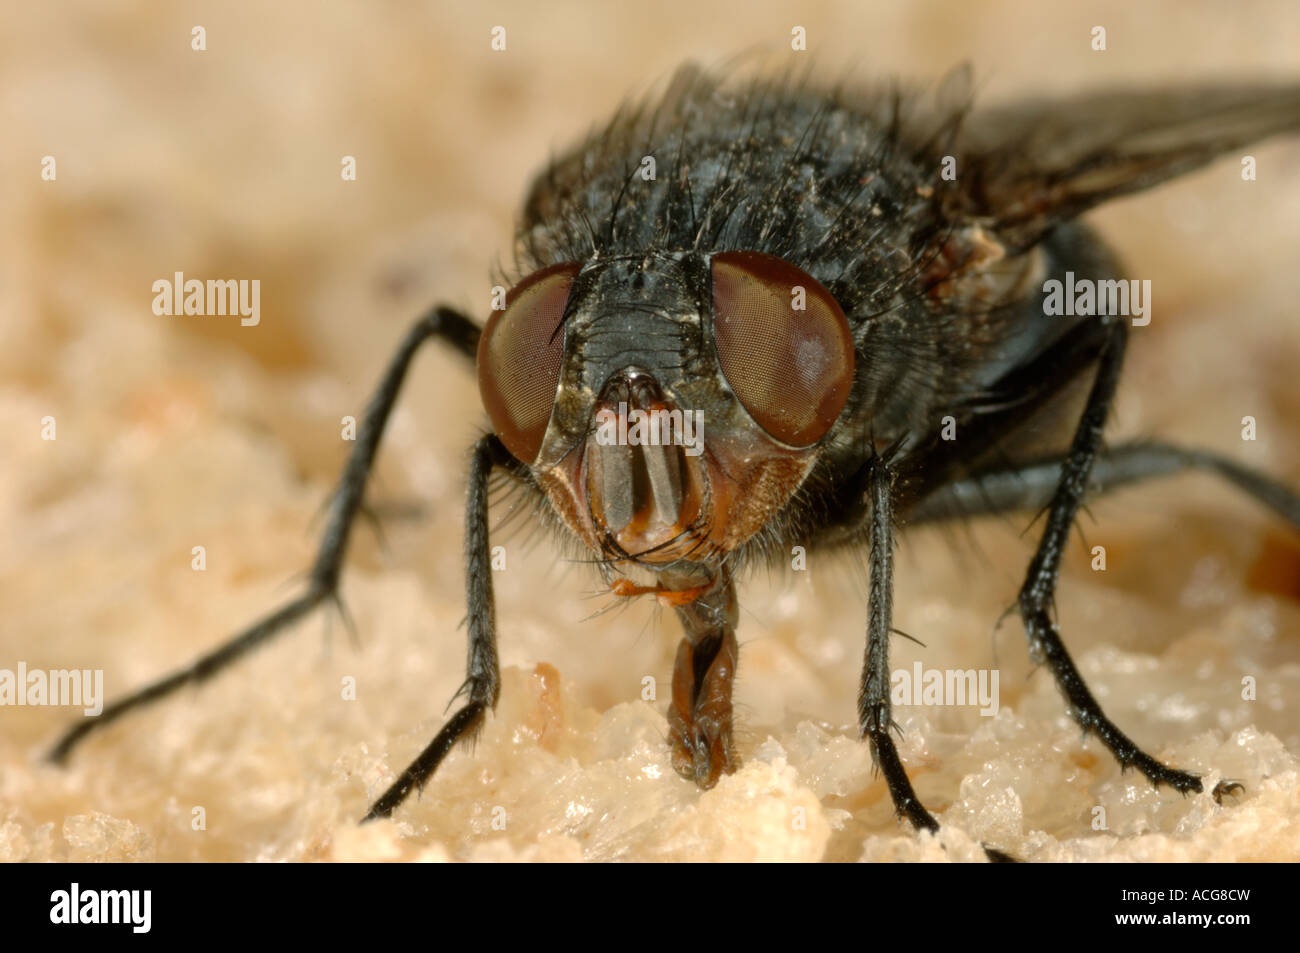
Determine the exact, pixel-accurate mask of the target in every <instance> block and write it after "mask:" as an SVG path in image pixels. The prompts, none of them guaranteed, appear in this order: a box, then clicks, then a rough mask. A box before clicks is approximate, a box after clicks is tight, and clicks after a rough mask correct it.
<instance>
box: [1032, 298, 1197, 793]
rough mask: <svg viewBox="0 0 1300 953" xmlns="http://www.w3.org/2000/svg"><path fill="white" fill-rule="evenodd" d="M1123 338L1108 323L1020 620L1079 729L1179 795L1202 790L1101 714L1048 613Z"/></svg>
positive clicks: (1119, 326) (1122, 331) (1123, 332)
mask: <svg viewBox="0 0 1300 953" xmlns="http://www.w3.org/2000/svg"><path fill="white" fill-rule="evenodd" d="M1127 335H1128V326H1127V325H1126V324H1125V323H1124V321H1122V320H1119V321H1116V322H1114V324H1113V325H1111V328H1110V337H1109V339H1108V340H1107V342H1106V346H1105V347H1104V348H1103V350H1102V353H1101V358H1100V361H1099V363H1098V366H1097V376H1096V378H1095V379H1094V381H1093V385H1092V390H1091V392H1090V393H1089V395H1088V403H1087V406H1086V407H1085V408H1084V411H1083V416H1082V417H1081V418H1080V420H1079V426H1078V429H1077V430H1076V431H1075V435H1074V440H1073V442H1072V443H1071V446H1070V450H1069V452H1068V454H1067V455H1066V458H1065V464H1064V466H1063V467H1062V468H1061V471H1060V477H1059V481H1058V483H1057V487H1056V490H1055V493H1054V494H1053V496H1052V501H1051V503H1050V505H1049V508H1048V513H1047V526H1046V528H1045V530H1044V532H1043V536H1042V539H1041V540H1039V543H1038V549H1037V551H1036V552H1035V553H1034V558H1033V560H1032V561H1031V562H1030V565H1029V571H1028V573H1027V574H1026V577H1025V583H1024V586H1023V587H1022V588H1021V590H1020V597H1019V606H1020V615H1021V618H1022V619H1023V620H1024V624H1025V634H1026V636H1027V637H1028V639H1029V653H1030V657H1031V658H1033V659H1034V661H1036V662H1046V663H1047V665H1048V667H1049V668H1051V670H1052V674H1053V675H1054V676H1055V677H1056V683H1057V685H1058V686H1059V687H1060V689H1061V691H1062V693H1063V694H1064V695H1065V698H1066V700H1067V701H1068V702H1069V705H1070V714H1071V715H1072V716H1073V718H1074V719H1075V721H1077V722H1078V723H1079V725H1080V726H1081V727H1082V728H1083V729H1084V731H1088V732H1092V733H1093V734H1094V735H1096V736H1097V737H1098V738H1099V739H1100V740H1101V742H1102V744H1104V745H1105V746H1106V747H1107V748H1109V749H1110V752H1111V754H1113V755H1114V756H1115V759H1116V760H1117V761H1118V762H1119V763H1120V766H1121V768H1128V767H1129V766H1134V767H1136V768H1137V769H1138V770H1139V771H1141V772H1142V773H1143V774H1144V775H1146V777H1147V778H1148V779H1149V780H1150V781H1151V782H1152V783H1153V784H1155V785H1160V784H1168V785H1170V786H1171V787H1173V788H1174V789H1175V790H1178V791H1182V792H1184V793H1185V792H1187V791H1197V792H1199V791H1200V790H1201V781H1200V779H1199V778H1197V777H1196V776H1195V775H1192V774H1188V773H1187V772H1186V771H1179V770H1177V769H1175V768H1169V767H1166V766H1165V765H1163V764H1161V763H1160V762H1159V761H1157V760H1155V759H1154V758H1152V757H1151V756H1150V755H1148V754H1146V753H1145V752H1144V751H1142V750H1141V749H1140V748H1139V747H1138V746H1137V745H1136V744H1134V743H1133V742H1132V741H1131V740H1130V739H1129V738H1128V736H1127V735H1125V734H1124V733H1123V732H1122V731H1120V730H1119V728H1117V727H1116V726H1115V723H1114V722H1112V721H1111V720H1110V719H1109V718H1107V717H1106V714H1105V712H1103V711H1102V710H1101V706H1100V705H1099V704H1097V700H1096V699H1095V698H1093V697H1092V692H1091V691H1089V690H1088V686H1087V685H1086V684H1085V683H1084V681H1083V678H1082V676H1080V675H1079V670H1078V669H1077V668H1076V667H1075V665H1074V661H1073V660H1072V659H1071V658H1070V654H1069V652H1067V651H1066V648H1065V644H1064V643H1063V642H1062V641H1061V634H1060V632H1059V631H1058V629H1057V627H1056V623H1055V622H1053V621H1052V618H1051V613H1050V610H1051V608H1052V600H1053V598H1054V596H1055V593H1056V582H1057V579H1058V578H1059V576H1060V572H1061V554H1062V552H1063V551H1064V549H1065V546H1066V543H1067V542H1068V540H1069V536H1070V527H1071V526H1072V525H1073V523H1074V517H1075V515H1076V513H1077V512H1078V509H1079V504H1080V502H1081V501H1082V499H1083V496H1084V493H1085V491H1086V488H1087V485H1088V476H1089V472H1090V471H1091V470H1092V465H1093V460H1094V459H1095V458H1096V456H1097V452H1098V448H1099V447H1100V446H1101V433H1102V427H1103V426H1104V424H1105V423H1106V417H1107V415H1108V414H1109V412H1110V407H1111V402H1112V400H1113V399H1114V396H1115V388H1116V385H1117V384H1118V382H1119V375H1120V368H1121V366H1122V365H1123V362H1124V346H1125V343H1126V341H1127Z"/></svg>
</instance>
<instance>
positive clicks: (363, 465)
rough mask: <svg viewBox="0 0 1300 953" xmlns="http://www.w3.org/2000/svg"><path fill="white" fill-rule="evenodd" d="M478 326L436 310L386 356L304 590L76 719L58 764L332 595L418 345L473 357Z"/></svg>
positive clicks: (55, 751) (57, 752)
mask: <svg viewBox="0 0 1300 953" xmlns="http://www.w3.org/2000/svg"><path fill="white" fill-rule="evenodd" d="M478 335H479V329H478V327H477V326H476V325H475V324H474V322H473V321H471V320H470V319H469V318H467V317H465V316H464V315H462V314H460V313H459V312H456V311H452V310H451V309H449V308H436V309H435V310H433V311H431V312H429V313H428V314H427V315H425V316H424V317H423V318H421V319H420V320H419V322H417V323H416V325H415V327H413V328H412V329H411V330H410V332H409V333H408V334H407V335H406V338H405V340H404V341H403V342H402V345H401V347H400V348H399V349H398V351H397V353H396V354H395V355H394V356H393V358H392V360H391V361H390V362H389V365H388V369H387V370H386V371H385V372H384V377H383V380H382V381H381V382H380V385H379V389H378V390H377V391H376V392H375V394H374V396H373V397H371V399H370V403H369V404H368V405H367V407H366V411H365V415H364V418H363V420H362V423H361V429H360V431H359V433H358V434H357V443H356V446H355V447H354V448H353V450H352V454H351V456H349V457H348V462H347V465H346V467H345V468H344V470H343V476H342V477H341V478H340V480H339V484H338V487H337V489H335V491H334V495H333V497H332V498H331V500H330V505H329V517H328V520H327V522H326V525H325V531H324V533H323V534H322V536H321V543H320V549H319V551H318V553H317V556H316V562H315V563H314V565H313V566H312V568H311V573H310V575H309V581H308V584H307V591H306V592H305V593H303V594H302V595H301V596H299V597H298V598H297V599H294V600H293V601H292V602H290V603H288V604H287V605H285V606H282V607H281V608H279V609H277V610H276V611H275V612H273V613H271V614H270V615H268V616H266V617H265V618H264V619H260V620H259V621H257V622H255V623H253V625H251V626H249V627H248V628H247V629H245V630H244V631H243V632H240V633H239V634H238V635H236V636H235V637H234V638H233V639H231V640H230V641H228V642H226V643H225V644H223V645H221V646H219V647H218V648H216V649H214V650H213V651H211V652H209V653H208V654H206V655H204V656H202V657H200V658H199V659H198V660H196V661H195V662H194V663H193V664H191V665H190V666H189V667H187V668H184V669H181V670H180V671H178V672H173V673H172V674H171V675H168V676H166V677H164V678H161V679H159V680H158V681H156V682H153V683H152V684H149V685H146V686H145V687H144V688H142V689H140V690H139V691H136V692H134V693H132V694H130V695H127V696H126V697H125V698H122V699H119V700H118V701H116V702H114V703H113V704H111V705H108V706H107V707H106V708H105V709H104V711H103V712H102V713H101V714H100V715H99V716H98V717H97V718H93V719H87V720H85V721H82V722H79V723H78V724H77V726H76V727H74V728H72V729H71V730H70V731H68V732H67V733H65V734H64V735H63V737H62V738H60V739H59V742H58V744H56V745H55V746H54V747H53V748H52V749H51V750H50V752H49V754H48V756H47V757H48V758H49V760H51V761H54V762H56V763H60V762H63V761H65V760H66V759H67V757H68V755H69V754H70V753H71V751H72V749H73V748H75V747H76V746H77V745H78V744H79V743H80V742H81V740H82V739H83V738H85V737H86V736H87V735H89V734H90V733H91V732H92V731H96V730H98V729H100V728H103V727H104V726H105V725H108V724H110V723H111V722H114V721H116V720H117V719H118V718H120V717H122V716H123V715H125V714H126V713H127V712H129V711H133V710H134V709H136V708H139V707H141V706H143V705H145V704H147V703H149V702H152V701H157V700H158V699H160V698H163V697H165V696H167V695H170V694H171V693H172V692H174V691H176V690H177V689H178V688H180V687H181V686H182V685H187V684H198V683H200V682H204V681H206V680H207V679H209V678H211V677H212V676H213V675H215V674H217V673H218V672H220V671H222V670H223V669H225V668H226V667H227V666H229V665H231V664H232V663H234V662H235V661H236V660H238V659H239V658H241V657H242V656H244V655H245V654H247V653H248V652H250V651H252V650H253V649H254V648H257V647H258V646H260V645H262V644H264V643H265V642H267V641H268V640H270V639H271V638H272V637H273V636H275V635H278V634H279V633H281V632H284V631H286V630H287V629H288V627H289V626H290V624H292V623H293V622H296V621H297V620H299V619H301V618H302V617H303V616H305V615H306V614H307V613H309V612H310V611H311V610H313V609H315V608H316V607H317V606H319V605H320V604H321V603H322V602H324V601H325V600H327V599H334V600H337V599H338V584H339V574H340V572H341V570H342V567H343V557H344V554H345V553H346V552H347V546H348V537H349V535H350V534H351V532H352V526H353V524H354V522H355V520H356V517H357V515H358V512H359V511H360V510H361V505H362V498H363V496H364V493H365V487H366V479H367V477H368V476H369V475H370V468H371V466H372V465H373V463H374V460H375V453H376V451H377V450H378V449H379V441H380V439H381V438H382V437H383V434H384V425H385V424H386V423H387V422H388V415H389V413H390V412H391V411H392V409H393V403H394V402H395V401H396V400H397V394H398V391H400V390H401V387H402V381H403V380H404V379H405V377H406V371H407V368H408V367H409V366H410V363H411V359H412V358H413V357H414V356H415V353H416V351H417V350H419V348H420V345H421V344H423V343H424V342H425V341H426V340H427V339H429V338H431V337H438V338H442V339H443V340H445V341H447V342H448V343H450V344H451V345H452V346H453V347H455V348H456V350H457V351H459V352H460V353H462V354H464V355H467V356H468V357H469V358H470V359H471V360H473V358H474V356H475V354H476V352H477V348H478Z"/></svg>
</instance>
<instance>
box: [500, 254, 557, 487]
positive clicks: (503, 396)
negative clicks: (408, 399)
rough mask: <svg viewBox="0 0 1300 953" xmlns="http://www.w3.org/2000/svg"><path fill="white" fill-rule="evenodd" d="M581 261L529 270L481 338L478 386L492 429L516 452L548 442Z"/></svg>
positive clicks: (531, 453) (525, 457)
mask: <svg viewBox="0 0 1300 953" xmlns="http://www.w3.org/2000/svg"><path fill="white" fill-rule="evenodd" d="M580 267H581V266H580V265H577V264H571V263H569V264H563V265H552V266H551V267H549V268H543V269H542V270H541V271H538V272H535V273H534V274H531V275H529V276H528V277H527V278H525V279H524V280H523V281H521V282H520V283H519V284H518V285H516V286H515V287H514V289H513V290H511V292H510V293H509V294H508V295H506V306H505V309H504V310H502V311H493V312H492V316H491V317H490V318H488V322H487V326H486V327H485V328H483V334H482V336H481V337H480V338H479V342H478V389H479V394H480V395H481V396H482V398H483V406H484V408H486V410H487V412H488V417H489V418H491V420H492V429H493V430H494V431H495V432H496V435H497V436H498V437H500V438H501V442H502V443H503V444H505V445H506V449H507V450H509V451H510V452H511V453H512V454H514V455H515V457H516V458H518V459H519V460H521V461H523V462H524V463H531V462H532V461H533V460H535V459H536V458H537V454H538V451H540V450H541V448H542V438H543V437H544V436H545V435H546V425H547V423H549V422H550V419H551V409H552V407H554V405H555V391H556V388H557V387H558V385H559V382H560V365H561V363H562V362H563V360H564V329H563V327H561V324H562V322H563V320H564V308H565V305H567V304H568V302H569V289H570V287H571V286H572V285H573V279H574V277H575V276H576V275H577V274H578V269H579V268H580Z"/></svg>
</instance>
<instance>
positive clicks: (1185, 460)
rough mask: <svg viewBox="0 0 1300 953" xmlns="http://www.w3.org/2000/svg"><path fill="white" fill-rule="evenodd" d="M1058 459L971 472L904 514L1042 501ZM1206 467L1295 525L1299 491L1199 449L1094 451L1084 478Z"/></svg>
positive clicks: (927, 517) (1092, 481)
mask: <svg viewBox="0 0 1300 953" xmlns="http://www.w3.org/2000/svg"><path fill="white" fill-rule="evenodd" d="M1064 462H1065V461H1064V460H1063V459H1061V458H1059V457H1058V458H1055V459H1051V460H1040V461H1035V462H1032V463H1026V464H1023V465H1021V466H1017V467H1011V468H1007V469H1000V470H989V471H986V472H984V473H977V474H974V475H972V476H970V477H967V478H965V479H963V480H959V481H957V482H955V483H952V484H949V485H948V486H946V487H943V488H942V489H940V490H938V491H937V492H935V493H933V494H931V495H930V496H929V497H927V498H926V499H925V500H923V501H922V502H921V503H920V504H918V505H917V506H916V508H915V509H913V510H912V511H911V512H910V513H909V514H908V516H907V522H908V524H909V525H915V524H918V523H928V522H936V521H940V520H948V519H959V518H962V517H969V516H986V515H990V514H996V513H1009V512H1013V511H1017V510H1029V511H1036V510H1040V509H1042V508H1043V507H1045V506H1047V505H1048V504H1049V503H1050V502H1051V501H1052V498H1053V497H1054V495H1055V494H1056V489H1057V486H1058V485H1059V484H1060V482H1061V467H1062V465H1063V464H1064ZM1192 469H1199V470H1207V471H1209V472H1210V473H1214V474H1216V475H1218V476H1221V477H1223V478H1224V479H1226V480H1228V481H1229V482H1230V483H1232V484H1233V485H1234V486H1236V487H1237V488H1238V489H1240V490H1242V491H1244V492H1245V493H1246V494H1248V495H1249V496H1251V497H1252V498H1254V499H1255V500H1256V501H1257V502H1259V503H1262V504H1263V505H1264V506H1267V507H1268V508H1269V509H1271V510H1273V511H1274V512H1275V513H1277V514H1278V515H1279V516H1281V517H1282V518H1283V519H1285V520H1287V521H1288V522H1290V523H1291V524H1292V525H1293V526H1297V527H1300V494H1297V493H1295V492H1294V491H1293V490H1291V489H1289V488H1287V487H1285V486H1283V485H1282V484H1281V483H1278V482H1277V481H1276V480H1273V479H1271V478H1269V477H1267V476H1264V475H1263V474H1261V473H1256V472H1255V471H1254V470H1251V469H1249V468H1247V467H1244V466H1242V465H1241V464H1239V463H1235V462H1233V461H1232V460H1229V459H1227V458H1225V457H1221V456H1219V455H1218V454H1214V453H1210V452H1208V451H1205V450H1188V449H1185V448H1183V447H1176V446H1173V445H1171V444H1167V443H1158V442H1146V441H1143V442H1134V443H1126V444H1121V445H1120V446H1118V447H1114V448H1111V449H1107V450H1101V451H1099V454H1098V456H1097V459H1096V462H1095V463H1094V464H1093V467H1092V473H1091V475H1090V477H1089V479H1088V487H1089V495H1092V494H1093V493H1108V492H1110V491H1111V490H1116V489H1119V488H1120V487H1122V486H1128V485H1130V484H1133V483H1138V482H1140V481H1142V480H1149V479H1153V478H1155V477H1162V476H1169V475H1171V474H1174V473H1178V472H1180V471H1183V470H1192Z"/></svg>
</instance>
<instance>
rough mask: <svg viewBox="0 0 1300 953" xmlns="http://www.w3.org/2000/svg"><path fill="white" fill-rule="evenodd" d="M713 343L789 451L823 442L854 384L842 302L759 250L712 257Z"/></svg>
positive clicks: (742, 394)
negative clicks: (791, 448) (839, 302)
mask: <svg viewBox="0 0 1300 953" xmlns="http://www.w3.org/2000/svg"><path fill="white" fill-rule="evenodd" d="M713 344H714V347H715V348H716V350H717V353H718V363H719V364H720V365H721V367H722V373H723V375H724V376H725V377H726V378H727V384H728V385H730V387H731V389H732V391H733V392H734V393H735V395H736V397H737V398H738V399H739V400H740V403H741V404H742V405H743V406H744V408H745V410H746V411H748V412H749V415H750V416H751V417H752V418H753V419H754V421H755V422H756V423H757V424H758V425H759V426H760V427H762V428H763V429H764V430H765V431H767V432H768V434H770V435H771V436H773V437H775V438H776V439H777V440H779V441H781V442H782V443H784V444H787V445H788V446H791V447H807V446H810V445H811V444H814V443H816V442H817V441H818V440H820V439H821V438H822V437H824V436H826V433H827V431H829V430H830V429H831V427H832V426H833V425H834V423H835V421H836V419H838V417H839V415H840V411H842V410H843V409H844V404H845V402H846V401H847V400H848V398H849V389H850V387H851V386H852V385H853V336H852V334H851V333H850V331H849V323H848V321H847V320H845V318H844V312H843V310H841V308H840V306H839V304H838V303H837V302H836V301H835V299H834V298H833V297H832V296H831V293H830V292H829V291H827V290H826V289H825V288H824V287H822V285H821V284H819V283H818V281H817V280H816V279H815V278H813V277H812V276H811V275H809V274H807V273H805V272H804V271H801V270H800V269H798V268H796V267H795V266H794V265H792V264H790V263H789V262H787V261H784V260H782V259H780V258H776V257H775V256H772V255H765V254H762V253H760V252H749V251H734V252H722V253H720V254H717V255H714V256H713Z"/></svg>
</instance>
